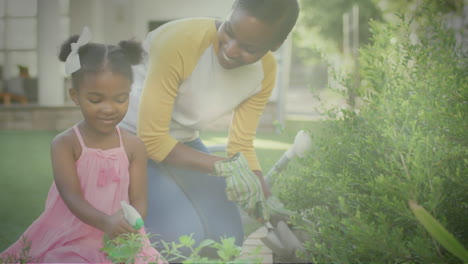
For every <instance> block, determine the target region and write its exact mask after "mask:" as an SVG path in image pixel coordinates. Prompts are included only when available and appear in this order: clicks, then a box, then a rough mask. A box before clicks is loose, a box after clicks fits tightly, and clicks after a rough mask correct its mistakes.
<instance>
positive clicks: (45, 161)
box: [0, 121, 320, 251]
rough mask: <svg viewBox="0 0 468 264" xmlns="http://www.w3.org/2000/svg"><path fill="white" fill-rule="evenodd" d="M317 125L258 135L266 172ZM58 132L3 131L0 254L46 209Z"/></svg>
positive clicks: (208, 140)
mask: <svg viewBox="0 0 468 264" xmlns="http://www.w3.org/2000/svg"><path fill="white" fill-rule="evenodd" d="M319 124H320V123H317V122H302V121H289V122H288V123H287V125H286V129H285V130H284V131H283V133H281V134H276V133H259V134H258V135H257V139H256V140H255V148H256V150H257V154H258V157H259V160H260V164H261V166H262V168H263V171H264V173H267V172H268V170H269V169H270V168H271V167H272V166H273V164H274V163H275V162H276V161H277V160H278V159H279V158H280V157H281V155H282V154H283V153H284V151H285V150H287V149H288V148H289V146H290V145H291V144H292V142H293V141H294V136H295V135H296V133H297V131H299V130H300V129H307V130H309V131H310V130H314V129H315V128H316V126H317V125H319ZM56 134H57V132H18V131H0V146H1V148H0V186H1V188H2V191H1V192H0V224H1V228H0V251H3V250H4V249H5V248H6V247H8V246H9V245H10V244H11V243H13V242H15V241H16V240H17V239H18V238H19V236H20V235H21V234H22V233H23V232H24V231H25V230H26V228H27V227H28V226H29V225H30V224H31V223H32V221H34V220H35V219H36V218H37V217H38V216H39V215H40V214H41V212H42V211H43V210H44V204H45V200H46V197H47V192H48V191H49V188H50V185H51V183H52V180H53V176H52V168H51V162H50V142H51V140H52V139H53V137H54V136H55V135H56ZM226 136H227V133H221V132H219V133H218V132H216V133H215V132H207V133H202V134H201V137H202V138H203V139H204V142H205V144H206V145H215V144H225V143H226Z"/></svg>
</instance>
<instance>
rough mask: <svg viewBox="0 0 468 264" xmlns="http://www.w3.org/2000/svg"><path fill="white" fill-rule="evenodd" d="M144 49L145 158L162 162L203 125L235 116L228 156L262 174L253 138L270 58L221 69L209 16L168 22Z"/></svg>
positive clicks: (272, 73) (141, 126)
mask: <svg viewBox="0 0 468 264" xmlns="http://www.w3.org/2000/svg"><path fill="white" fill-rule="evenodd" d="M143 47H144V49H146V50H147V52H148V53H149V58H148V62H147V63H146V79H145V82H144V85H143V89H142V90H141V95H138V96H137V98H139V100H140V104H139V111H138V122H136V123H137V134H138V136H139V137H140V138H141V139H142V141H143V142H144V143H145V145H146V148H147V152H148V155H149V157H150V158H151V159H153V160H155V161H157V162H160V161H162V160H164V158H165V157H166V156H167V155H168V154H169V152H170V151H171V150H172V149H173V147H174V146H175V145H176V143H177V142H178V141H180V142H186V141H190V140H193V139H195V138H197V137H198V132H199V130H202V129H203V127H204V126H205V125H206V124H209V123H210V122H212V121H214V120H215V119H217V118H219V117H221V116H222V115H224V114H226V113H229V112H233V117H232V123H231V126H230V130H229V138H228V146H227V154H228V156H232V155H234V154H235V153H237V152H243V153H244V155H245V156H246V158H247V160H248V162H249V165H250V167H251V169H252V170H260V169H261V168H260V165H259V163H258V160H257V156H256V154H255V150H254V147H253V140H254V137H255V134H256V129H257V125H258V121H259V118H260V115H261V114H262V112H263V109H264V108H265V105H266V103H267V102H268V98H269V97H270V95H271V92H272V90H273V87H274V85H275V80H276V62H275V59H274V56H273V54H272V53H271V52H268V53H267V54H266V55H265V56H264V57H263V58H262V59H261V60H260V61H258V62H256V63H254V64H250V65H245V66H242V67H239V68H235V69H231V70H226V69H224V68H222V67H221V65H220V64H219V63H218V60H217V57H216V54H217V51H218V39H217V31H216V27H215V20H214V19H210V18H191V19H183V20H177V21H173V22H170V23H167V24H165V25H163V26H162V27H160V28H158V29H156V30H155V31H153V32H150V33H149V34H148V37H147V40H146V41H145V42H144V43H143ZM132 92H136V93H138V90H135V91H132ZM127 115H131V113H129V114H127ZM133 115H136V114H133ZM126 118H130V119H131V118H132V117H131V116H130V117H126ZM133 118H135V117H133Z"/></svg>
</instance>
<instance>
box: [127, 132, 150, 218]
mask: <svg viewBox="0 0 468 264" xmlns="http://www.w3.org/2000/svg"><path fill="white" fill-rule="evenodd" d="M126 135H128V141H127V142H128V144H127V146H128V149H129V153H130V155H129V159H130V168H129V172H130V187H129V191H128V198H129V200H130V201H129V202H130V204H131V205H132V206H133V207H134V208H135V209H136V210H137V211H138V213H140V215H141V217H143V219H144V218H146V208H147V205H148V199H147V193H148V189H147V188H148V187H147V185H148V184H147V182H148V178H147V173H146V170H147V167H146V163H147V160H148V157H147V155H146V149H145V145H144V144H143V142H141V140H140V139H139V138H137V137H136V136H133V135H131V134H130V133H126Z"/></svg>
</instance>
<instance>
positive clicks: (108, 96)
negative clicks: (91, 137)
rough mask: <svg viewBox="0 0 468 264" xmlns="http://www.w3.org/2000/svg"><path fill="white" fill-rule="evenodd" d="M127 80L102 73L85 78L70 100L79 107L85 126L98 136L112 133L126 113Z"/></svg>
mask: <svg viewBox="0 0 468 264" xmlns="http://www.w3.org/2000/svg"><path fill="white" fill-rule="evenodd" d="M130 85H131V83H130V80H128V79H127V78H126V77H125V76H123V75H120V74H114V73H112V72H108V71H106V72H103V73H99V74H97V75H89V76H86V77H85V78H84V79H83V81H82V82H81V84H80V87H78V90H76V89H70V96H71V98H72V100H73V101H74V102H75V104H77V105H79V106H80V108H81V112H82V113H83V117H84V120H85V122H86V124H87V125H88V126H89V127H90V128H91V129H93V130H94V131H95V132H97V133H101V134H108V133H113V132H114V131H115V127H116V126H117V124H118V123H119V122H120V121H121V120H122V119H123V118H124V116H125V114H126V113H127V109H128V98H129V94H130Z"/></svg>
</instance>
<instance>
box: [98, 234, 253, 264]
mask: <svg viewBox="0 0 468 264" xmlns="http://www.w3.org/2000/svg"><path fill="white" fill-rule="evenodd" d="M150 236H152V235H151V234H146V235H143V234H131V233H129V234H124V235H121V236H119V237H117V238H115V239H112V240H110V239H108V238H107V237H105V238H104V247H103V248H102V249H101V251H102V252H104V253H105V254H106V255H107V258H108V259H109V260H110V261H112V263H127V264H129V263H136V262H138V260H140V261H144V262H145V263H153V262H150V261H146V260H148V259H150V258H152V257H153V256H141V257H139V256H138V253H139V252H140V251H141V250H142V247H143V245H144V241H145V240H146V239H148V238H149V237H150ZM234 242H235V240H234V238H232V237H231V238H223V239H221V243H218V242H216V241H214V240H211V239H206V240H203V241H202V242H201V243H200V244H199V245H197V246H195V240H194V239H193V238H192V235H190V236H181V237H180V238H179V243H176V242H172V243H168V242H165V241H161V244H162V246H163V247H164V249H163V250H161V251H160V254H161V257H162V258H163V259H164V260H165V261H167V262H169V263H174V262H177V263H184V264H191V263H220V264H222V263H229V264H236V263H237V264H241V263H242V264H243V263H261V258H260V257H259V256H258V255H259V251H260V247H258V248H257V249H256V250H254V251H253V252H251V253H250V252H249V253H246V254H245V257H242V258H241V257H240V255H241V248H240V247H239V246H237V245H236V244H235V243H234ZM156 244H157V243H153V244H151V246H153V247H154V246H155V245H156ZM210 248H211V249H214V250H216V254H217V255H218V257H219V258H209V257H205V256H201V255H202V253H201V252H202V251H203V250H206V249H210ZM182 249H188V252H189V253H188V256H187V254H183V253H182ZM155 257H156V260H158V257H159V256H155ZM139 258H146V259H139Z"/></svg>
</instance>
